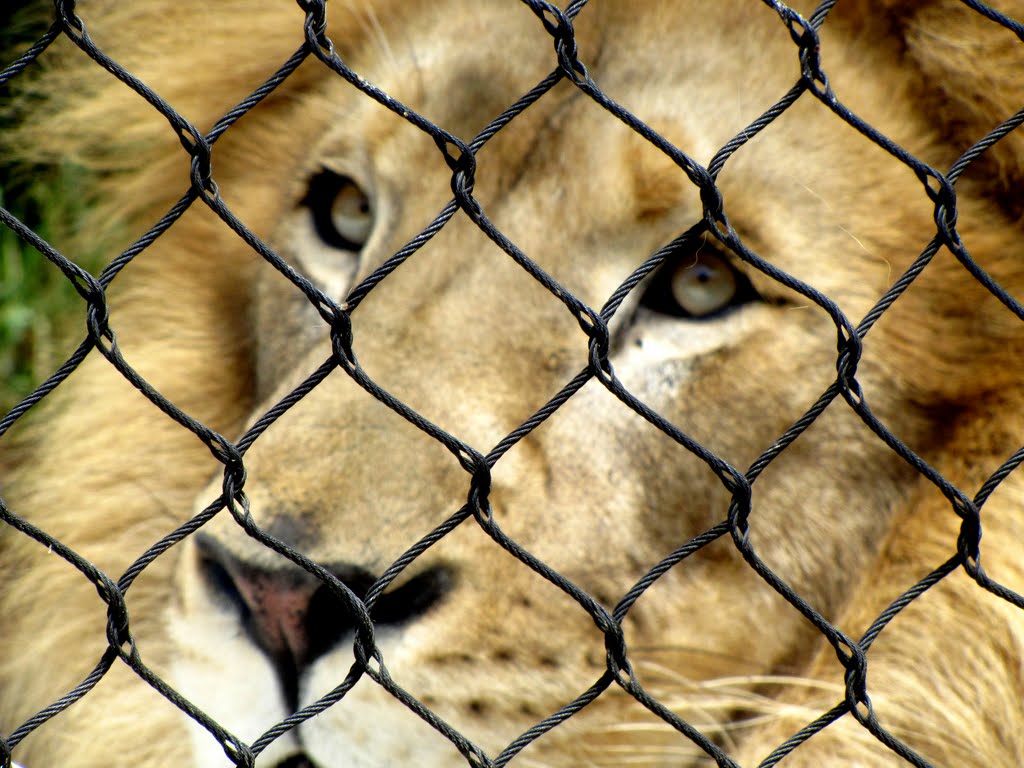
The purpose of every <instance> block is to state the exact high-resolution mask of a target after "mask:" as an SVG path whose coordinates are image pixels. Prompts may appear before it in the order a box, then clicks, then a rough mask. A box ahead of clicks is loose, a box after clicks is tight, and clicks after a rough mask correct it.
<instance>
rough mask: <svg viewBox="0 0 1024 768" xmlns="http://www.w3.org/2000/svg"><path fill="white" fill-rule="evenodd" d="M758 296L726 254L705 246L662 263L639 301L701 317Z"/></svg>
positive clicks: (676, 313)
mask: <svg viewBox="0 0 1024 768" xmlns="http://www.w3.org/2000/svg"><path fill="white" fill-rule="evenodd" d="M758 298H759V297H758V295H757V291H755V290H754V287H753V286H752V285H751V284H750V281H749V280H747V278H746V277H745V276H744V275H743V274H742V273H740V272H739V271H737V270H736V268H735V267H733V266H732V264H730V263H729V260H728V259H727V258H725V257H724V256H722V255H720V254H719V253H717V252H716V251H715V250H714V249H712V248H710V247H707V246H705V247H704V248H702V249H701V250H700V251H698V252H697V253H695V254H687V255H685V256H683V257H682V258H681V259H680V260H678V261H674V262H670V263H667V264H665V265H663V266H662V267H661V268H660V269H659V270H658V271H657V272H656V273H655V274H654V276H653V277H652V279H651V285H650V286H649V287H648V289H647V291H646V292H645V293H644V295H643V297H642V298H641V300H640V303H641V304H642V305H643V306H645V307H647V308H648V309H651V310H653V311H655V312H659V313H661V314H666V315H672V316H674V317H684V318H689V319H693V320H702V319H705V318H712V317H717V316H718V315H721V314H722V313H724V312H725V311H727V310H728V309H731V308H732V307H734V306H738V305H740V304H745V303H747V302H750V301H754V300H756V299H758Z"/></svg>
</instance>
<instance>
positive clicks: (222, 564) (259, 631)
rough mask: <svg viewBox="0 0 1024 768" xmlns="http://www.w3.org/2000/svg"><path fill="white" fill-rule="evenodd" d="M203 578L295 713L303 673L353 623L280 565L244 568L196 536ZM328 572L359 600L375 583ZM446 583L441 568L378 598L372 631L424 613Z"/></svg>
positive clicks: (340, 568) (346, 570)
mask: <svg viewBox="0 0 1024 768" xmlns="http://www.w3.org/2000/svg"><path fill="white" fill-rule="evenodd" d="M197 546H198V549H199V563H200V569H201V571H202V576H203V579H204V581H205V582H206V584H207V586H208V587H209V588H210V590H211V592H212V593H213V594H214V595H216V596H218V597H219V598H220V599H222V600H226V601H228V602H230V603H231V604H232V605H233V606H234V607H235V609H236V610H237V611H238V612H239V619H240V622H241V624H242V626H243V627H244V629H245V631H246V632H247V633H248V635H249V636H250V637H251V638H252V640H253V641H254V642H255V643H256V645H258V646H259V647H260V648H261V649H262V650H263V652H264V653H265V654H266V655H267V657H268V658H269V659H270V660H271V661H272V662H273V664H274V666H275V668H276V669H277V673H278V676H279V678H280V680H281V685H282V687H283V689H284V693H285V698H286V700H287V701H288V702H289V704H290V705H291V706H292V707H293V708H297V703H298V684H299V679H300V678H301V676H302V673H303V672H304V671H305V669H306V668H307V667H308V666H309V665H310V664H311V663H313V662H314V661H316V660H317V659H318V658H319V657H320V656H322V655H323V654H325V653H327V652H328V651H329V650H331V649H332V648H333V647H334V646H335V645H337V644H338V643H339V642H340V641H341V640H342V639H343V638H344V637H345V636H347V635H348V634H349V633H350V632H352V630H353V628H354V626H355V621H356V617H355V615H354V614H353V612H352V611H351V610H350V608H349V607H348V606H347V605H346V604H345V602H344V601H342V600H341V599H340V598H339V597H337V596H336V595H335V594H334V592H332V591H331V589H330V588H329V587H328V586H327V585H325V584H323V583H322V582H321V581H320V580H319V579H318V578H317V577H315V576H313V575H312V574H310V573H308V572H307V571H305V570H303V569H302V568H300V567H298V566H296V565H293V564H291V563H288V562H285V563H284V565H283V567H281V568H275V569H267V568H263V567H258V566H253V565H251V564H249V563H246V562H243V561H241V560H239V559H238V558H236V557H234V556H233V555H232V554H230V553H229V552H228V551H227V550H226V549H225V548H224V547H223V546H222V545H221V544H219V543H218V542H217V541H216V540H215V539H212V538H210V537H207V536H202V535H200V536H198V537H197ZM328 570H329V571H330V572H331V573H332V574H333V575H334V576H335V577H336V578H337V579H338V580H339V581H341V582H342V583H343V584H344V585H345V586H346V587H348V588H349V589H350V590H351V591H352V592H353V593H354V594H355V595H356V597H358V598H359V599H360V600H362V599H363V597H364V596H365V595H366V593H367V592H368V591H369V589H370V587H371V586H372V585H373V583H374V582H375V581H376V578H375V577H374V576H373V575H372V574H370V573H368V572H367V571H365V570H362V569H360V568H357V567H355V566H351V565H333V566H331V567H329V568H328ZM451 582H452V578H451V572H450V570H449V569H448V568H446V567H436V568H432V569H430V570H427V571H424V572H422V573H419V574H418V575H416V576H414V577H413V578H411V579H409V580H408V581H406V582H405V583H404V584H403V585H402V586H401V587H398V588H397V589H394V590H392V591H390V592H385V593H384V594H382V595H380V596H379V597H378V598H377V600H376V602H375V604H374V606H373V608H372V610H371V611H370V617H371V618H372V619H373V621H374V623H375V624H384V625H401V624H403V623H405V622H407V621H409V620H411V619H413V618H415V617H417V616H419V615H421V614H422V613H424V612H425V611H427V610H428V609H430V608H431V607H432V606H433V605H434V604H435V603H436V602H437V601H438V600H440V598H441V597H443V595H444V594H445V593H446V592H447V591H448V589H449V587H450V585H451Z"/></svg>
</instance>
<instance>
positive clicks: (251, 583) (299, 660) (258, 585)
mask: <svg viewBox="0 0 1024 768" xmlns="http://www.w3.org/2000/svg"><path fill="white" fill-rule="evenodd" d="M227 570H228V573H229V574H230V576H231V580H232V581H233V582H234V583H235V587H236V589H238V593H239V595H241V597H242V600H243V601H244V602H245V605H246V606H247V607H248V608H249V611H250V612H251V625H250V626H251V629H252V632H253V634H254V635H255V638H254V639H255V640H256V642H257V643H258V644H259V645H260V647H261V648H263V650H264V651H266V653H267V654H268V655H269V656H270V657H271V658H275V659H278V658H282V657H286V658H290V659H291V660H292V661H293V663H294V664H295V666H296V667H301V666H303V665H304V664H305V663H306V662H307V661H310V660H311V659H310V658H309V651H310V631H309V630H310V622H309V619H310V604H311V602H312V600H313V595H314V594H315V593H316V592H317V590H318V589H320V587H321V585H320V583H319V582H318V581H316V580H315V579H314V577H313V576H311V575H309V574H307V573H306V572H305V571H274V572H270V571H261V570H254V569H250V568H247V567H245V566H242V565H240V564H237V563H233V564H231V565H229V566H228V567H227Z"/></svg>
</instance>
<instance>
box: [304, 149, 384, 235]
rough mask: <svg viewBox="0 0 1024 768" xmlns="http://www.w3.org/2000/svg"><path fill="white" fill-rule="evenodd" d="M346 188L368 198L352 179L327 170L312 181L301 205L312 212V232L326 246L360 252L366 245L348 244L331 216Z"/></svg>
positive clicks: (314, 176) (313, 177) (371, 207)
mask: <svg viewBox="0 0 1024 768" xmlns="http://www.w3.org/2000/svg"><path fill="white" fill-rule="evenodd" d="M346 187H355V188H356V189H358V190H359V191H360V192H361V193H362V194H363V195H366V192H365V190H364V189H363V188H362V186H361V185H360V184H359V183H358V182H356V181H355V179H353V178H352V177H351V176H346V175H344V174H340V173H335V172H334V171H332V170H330V169H327V168H324V169H321V170H320V171H318V172H317V173H315V174H314V175H313V176H312V177H311V178H310V180H309V183H308V184H307V187H306V194H305V195H303V197H302V200H301V201H300V205H302V206H304V207H305V208H308V209H309V213H310V216H311V217H312V219H313V228H314V229H315V230H316V234H317V236H318V237H319V238H320V239H321V240H323V241H324V243H326V244H327V245H329V246H331V247H332V248H337V249H338V250H342V251H355V252H358V251H361V250H362V249H363V246H365V245H366V243H365V242H362V243H357V242H354V241H352V240H349V239H348V238H347V237H345V236H344V235H342V234H341V233H340V232H339V231H338V229H337V227H335V226H334V217H333V215H332V210H333V207H334V201H335V199H336V198H337V197H338V195H339V194H340V193H341V191H342V190H343V189H345V188H346ZM366 198H367V200H370V197H369V195H366ZM370 215H371V216H372V215H373V202H372V200H371V201H370Z"/></svg>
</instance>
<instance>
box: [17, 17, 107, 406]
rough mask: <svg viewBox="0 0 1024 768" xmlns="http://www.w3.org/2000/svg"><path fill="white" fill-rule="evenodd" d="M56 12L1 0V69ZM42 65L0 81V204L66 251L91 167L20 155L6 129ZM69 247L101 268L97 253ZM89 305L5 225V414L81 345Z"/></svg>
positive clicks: (86, 264)
mask: <svg viewBox="0 0 1024 768" xmlns="http://www.w3.org/2000/svg"><path fill="white" fill-rule="evenodd" d="M51 19H52V5H51V4H50V3H49V2H46V1H45V0H31V1H29V2H25V1H24V0H22V1H19V0H0V69H3V68H5V67H6V66H7V65H8V64H10V63H11V62H13V61H14V60H15V59H17V58H18V56H19V55H20V54H21V53H22V52H24V51H25V50H26V49H27V48H29V47H30V46H31V45H32V43H34V42H35V41H36V40H38V39H39V38H40V37H41V36H42V35H43V34H44V33H45V32H46V29H47V28H48V27H49V24H50V21H51ZM45 56H46V54H45V53H44V54H43V57H44V58H45ZM37 66H38V65H30V66H29V68H28V69H27V70H25V71H24V72H23V73H22V74H20V75H18V76H16V77H15V78H14V79H13V80H12V81H10V82H9V83H8V85H7V86H6V87H5V86H0V205H2V206H3V207H5V208H6V209H7V210H8V211H10V212H11V213H12V214H13V215H14V216H16V217H17V218H18V219H20V220H21V221H22V222H24V223H25V224H27V225H28V226H29V227H31V228H32V229H33V230H35V231H36V232H37V233H38V234H39V235H40V236H41V237H43V238H44V239H45V240H47V241H48V242H50V243H51V244H54V245H55V246H57V248H58V250H60V249H61V247H62V246H64V245H66V244H67V243H69V242H71V241H72V240H73V239H74V240H76V241H77V242H78V243H79V244H80V243H82V242H83V240H84V239H83V238H75V235H76V232H77V230H78V229H79V225H80V223H81V221H82V220H83V215H84V212H85V210H86V205H87V203H86V202H85V201H84V200H83V197H82V193H81V191H80V187H81V181H82V179H83V178H84V175H85V172H84V171H83V169H81V168H77V167H74V166H71V165H64V166H40V165H38V164H27V163H23V162H19V161H18V160H17V159H16V158H12V157H10V155H9V153H8V152H5V151H4V148H3V131H4V129H5V128H7V127H9V126H10V121H11V120H12V119H13V118H12V115H11V114H10V113H9V111H8V110H7V109H5V105H6V104H9V103H10V99H11V96H12V92H13V91H14V90H16V89H17V83H18V82H19V81H21V80H22V79H23V78H31V76H32V70H33V67H37ZM62 253H64V255H65V256H67V257H68V258H70V259H71V260H72V261H75V262H77V263H78V264H79V265H80V266H82V267H83V268H85V269H87V270H89V271H92V272H94V274H95V268H96V266H97V263H98V256H97V255H96V254H88V253H82V252H80V251H79V250H76V251H75V252H65V251H62ZM83 310H84V306H83V304H82V301H81V299H80V298H79V296H78V294H77V293H76V292H75V290H74V288H72V286H71V284H70V283H69V282H68V281H67V279H66V278H65V277H64V275H63V274H62V273H61V272H60V270H59V269H57V268H56V267H55V266H54V265H53V264H51V263H50V262H49V261H47V259H45V258H44V257H43V256H42V255H41V254H40V253H39V252H38V251H36V250H35V249H34V248H33V247H32V246H30V245H28V244H27V243H25V242H24V241H23V240H21V238H19V237H18V236H17V235H16V234H15V233H14V232H13V231H12V230H10V229H9V228H7V227H6V226H4V225H3V224H0V416H2V415H3V414H5V413H7V411H8V410H10V408H11V407H13V406H14V405H15V404H16V403H17V402H18V401H19V400H20V399H21V398H23V397H24V396H25V395H27V394H28V393H29V392H30V391H31V390H32V388H33V387H35V386H36V385H37V384H39V383H40V382H42V381H43V380H44V379H45V378H46V377H47V376H48V375H49V374H50V373H52V372H53V371H54V370H55V369H56V368H57V367H58V366H59V365H60V364H61V363H62V362H63V358H64V357H65V355H66V354H67V353H68V351H70V349H72V348H73V347H74V344H73V343H71V344H69V343H61V340H66V339H67V337H68V336H69V335H71V334H74V335H75V336H77V337H78V338H79V339H80V338H82V337H83V336H84V322H83V320H84V311H83Z"/></svg>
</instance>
